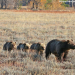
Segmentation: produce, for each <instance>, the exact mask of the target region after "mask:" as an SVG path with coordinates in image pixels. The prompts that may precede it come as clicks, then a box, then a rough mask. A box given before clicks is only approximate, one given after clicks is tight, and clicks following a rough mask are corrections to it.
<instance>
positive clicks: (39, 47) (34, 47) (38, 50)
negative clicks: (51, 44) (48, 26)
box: [30, 43, 45, 55]
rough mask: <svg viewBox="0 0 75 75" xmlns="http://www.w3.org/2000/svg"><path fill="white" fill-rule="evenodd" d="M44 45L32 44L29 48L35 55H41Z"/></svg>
mask: <svg viewBox="0 0 75 75" xmlns="http://www.w3.org/2000/svg"><path fill="white" fill-rule="evenodd" d="M44 48H45V45H44V44H43V43H33V44H32V45H31V47H30V49H31V51H32V50H35V51H36V53H37V54H38V53H39V54H40V55H42V54H43V51H44Z"/></svg>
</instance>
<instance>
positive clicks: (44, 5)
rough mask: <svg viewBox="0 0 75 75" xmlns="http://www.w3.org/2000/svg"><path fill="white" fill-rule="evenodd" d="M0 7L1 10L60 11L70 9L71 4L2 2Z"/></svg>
mask: <svg viewBox="0 0 75 75" xmlns="http://www.w3.org/2000/svg"><path fill="white" fill-rule="evenodd" d="M65 1H67V0H65ZM0 6H1V7H0V8H1V9H33V10H38V9H40V10H42V9H45V10H59V9H65V7H69V4H66V3H62V2H59V0H0Z"/></svg>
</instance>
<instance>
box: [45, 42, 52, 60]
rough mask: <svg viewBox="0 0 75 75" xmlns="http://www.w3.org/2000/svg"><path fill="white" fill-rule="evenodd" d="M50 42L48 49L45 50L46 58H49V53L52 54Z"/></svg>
mask: <svg viewBox="0 0 75 75" xmlns="http://www.w3.org/2000/svg"><path fill="white" fill-rule="evenodd" d="M49 47H50V46H49V43H48V44H47V46H46V50H45V57H46V59H47V58H49V55H50V54H51V51H50V48H49Z"/></svg>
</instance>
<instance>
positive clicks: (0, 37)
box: [0, 11, 75, 75]
mask: <svg viewBox="0 0 75 75" xmlns="http://www.w3.org/2000/svg"><path fill="white" fill-rule="evenodd" d="M74 25H75V14H74V13H62V14H59V13H37V12H36V13H30V12H4V11H0V75H50V74H51V75H55V74H56V75H74V74H75V63H74V62H75V59H74V58H75V51H69V54H68V56H67V61H66V62H62V63H60V62H56V61H55V56H54V55H51V56H50V58H49V60H48V61H46V59H45V54H44V55H43V57H40V56H39V55H36V54H27V53H21V52H16V50H15V53H14V52H12V53H9V54H7V53H5V52H3V51H2V47H3V44H4V43H5V42H6V41H10V40H12V41H16V42H17V45H18V44H19V43H20V42H28V43H32V42H43V43H45V44H47V42H48V41H50V40H52V39H60V40H61V39H65V40H67V39H69V40H70V39H73V40H74V42H75V34H74V33H75V26H74ZM9 57H10V58H9ZM8 60H9V63H8ZM40 60H41V61H40ZM13 61H14V64H13ZM1 62H2V63H1ZM11 65H12V66H11Z"/></svg>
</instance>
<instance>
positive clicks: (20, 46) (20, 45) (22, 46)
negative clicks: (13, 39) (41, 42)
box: [17, 43, 30, 52]
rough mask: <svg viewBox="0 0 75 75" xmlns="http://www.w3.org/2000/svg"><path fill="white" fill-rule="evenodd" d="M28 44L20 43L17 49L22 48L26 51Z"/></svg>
mask: <svg viewBox="0 0 75 75" xmlns="http://www.w3.org/2000/svg"><path fill="white" fill-rule="evenodd" d="M29 47H30V45H29V44H28V43H20V44H19V45H18V46H17V49H18V50H22V51H25V52H26V51H27V50H28V49H29Z"/></svg>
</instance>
